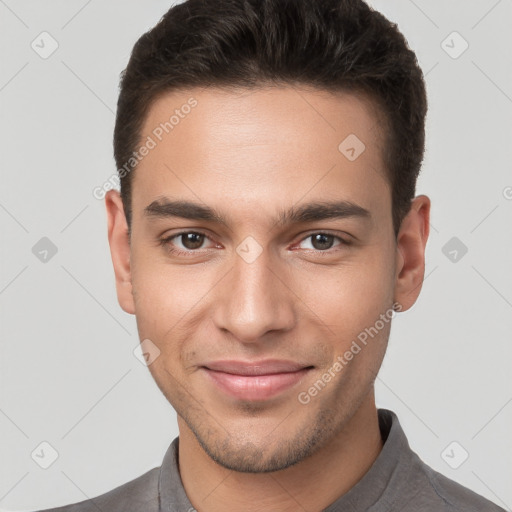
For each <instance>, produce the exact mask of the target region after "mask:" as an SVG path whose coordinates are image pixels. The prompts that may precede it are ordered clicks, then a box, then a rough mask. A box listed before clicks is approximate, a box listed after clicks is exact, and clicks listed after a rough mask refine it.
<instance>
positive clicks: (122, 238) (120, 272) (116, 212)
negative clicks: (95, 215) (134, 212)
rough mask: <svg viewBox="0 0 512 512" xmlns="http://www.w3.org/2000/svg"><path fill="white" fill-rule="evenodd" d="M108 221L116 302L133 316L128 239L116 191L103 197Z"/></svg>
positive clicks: (120, 201) (121, 203)
mask: <svg viewBox="0 0 512 512" xmlns="http://www.w3.org/2000/svg"><path fill="white" fill-rule="evenodd" d="M105 206H106V209H107V221H108V243H109V244H110V254H111V256H112V263H113V264H114V273H115V276H116V290H117V300H118V301H119V305H120V306H121V308H123V310H124V311H126V312H127V313H130V314H132V315H134V314H135V304H134V300H133V295H132V276H131V267H130V238H129V236H128V224H127V223H126V216H125V214H124V207H123V202H122V200H121V195H120V194H119V192H118V191H117V190H109V191H108V192H107V194H106V196H105Z"/></svg>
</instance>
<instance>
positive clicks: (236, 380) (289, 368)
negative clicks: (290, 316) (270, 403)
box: [201, 359, 312, 401]
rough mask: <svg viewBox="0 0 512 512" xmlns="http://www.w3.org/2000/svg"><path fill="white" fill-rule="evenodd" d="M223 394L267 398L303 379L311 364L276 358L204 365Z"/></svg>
mask: <svg viewBox="0 0 512 512" xmlns="http://www.w3.org/2000/svg"><path fill="white" fill-rule="evenodd" d="M201 369H202V370H203V371H204V372H205V373H206V375H207V376H208V378H209V379H210V380H211V381H212V382H213V383H214V384H215V386H216V387H217V388H218V389H220V390H221V391H222V392H223V393H226V394H228V395H229V396H232V397H234V398H238V399H240V400H251V401H262V400H268V399H270V398H272V397H274V396H276V395H279V394H280V393H283V392H285V391H286V390H288V389H290V388H292V387H293V386H294V385H296V384H297V383H298V382H300V381H301V380H302V379H303V378H304V376H305V375H306V374H307V373H308V372H309V371H310V370H311V369H312V366H305V365H303V364H300V363H297V362H294V361H286V360H277V359H267V360H263V361H250V362H249V361H234V360H230V361H215V362H210V363H207V364H205V365H203V366H202V367H201Z"/></svg>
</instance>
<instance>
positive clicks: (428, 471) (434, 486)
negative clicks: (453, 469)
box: [411, 455, 504, 512]
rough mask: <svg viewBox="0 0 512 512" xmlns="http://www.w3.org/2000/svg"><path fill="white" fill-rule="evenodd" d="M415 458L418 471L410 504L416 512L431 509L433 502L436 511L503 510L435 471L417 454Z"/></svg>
mask: <svg viewBox="0 0 512 512" xmlns="http://www.w3.org/2000/svg"><path fill="white" fill-rule="evenodd" d="M415 458H416V461H415V463H416V465H417V469H418V472H417V473H416V478H414V480H415V482H414V484H416V485H415V487H416V489H415V490H416V492H415V493H413V495H414V497H413V498H412V499H411V504H413V503H414V505H415V510H417V511H418V512H423V511H425V512H426V511H427V510H432V505H434V504H435V510H436V511H443V512H444V511H446V512H455V511H461V512H462V511H463V512H504V509H503V508H501V507H499V506H498V505H496V504H495V503H493V502H492V501H489V500H488V499H486V498H484V497H483V496H480V495H479V494H477V493H476V492H474V491H472V490H471V489H468V488H467V487H464V486H463V485H461V484H459V483H457V482H455V481H454V480H451V479H450V478H448V477H446V476H444V475H442V474H441V473H439V472H437V471H435V470H434V469H432V468H431V467H430V466H428V465H427V464H425V463H424V462H423V461H422V460H421V459H420V458H419V457H418V456H417V455H416V457H415Z"/></svg>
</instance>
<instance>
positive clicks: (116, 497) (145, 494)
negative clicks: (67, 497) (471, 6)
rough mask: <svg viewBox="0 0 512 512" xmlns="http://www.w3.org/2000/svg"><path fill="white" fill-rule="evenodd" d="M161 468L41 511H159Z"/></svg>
mask: <svg viewBox="0 0 512 512" xmlns="http://www.w3.org/2000/svg"><path fill="white" fill-rule="evenodd" d="M159 474H160V468H153V469H151V470H149V471H148V472H146V473H144V474H143V475H141V476H139V477H137V478H135V479H133V480H131V481H129V482H127V483H125V484H123V485H120V486H119V487H116V488H115V489H112V490H111V491H109V492H106V493H104V494H101V495H100V496H97V497H95V498H91V499H88V500H84V501H80V502H78V503H73V504H71V505H66V506H63V507H58V508H52V509H45V510H41V511H39V512H98V510H105V511H107V510H108V511H109V512H117V511H119V512H140V510H144V511H145V512H158V510H159V495H158V477H159Z"/></svg>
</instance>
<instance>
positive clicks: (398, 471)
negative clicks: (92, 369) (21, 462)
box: [42, 409, 504, 512]
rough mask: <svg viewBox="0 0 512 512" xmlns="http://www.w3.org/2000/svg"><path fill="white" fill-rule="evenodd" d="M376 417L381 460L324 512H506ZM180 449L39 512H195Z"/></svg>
mask: <svg viewBox="0 0 512 512" xmlns="http://www.w3.org/2000/svg"><path fill="white" fill-rule="evenodd" d="M378 414H379V426H380V431H381V435H382V438H383V440H384V441H385V442H384V446H383V448H382V450H381V452H380V454H379V456H378V457H377V459H376V460H375V461H374V463H373V465H372V466H371V468H370V469H369V470H368V471H367V473H366V474H365V475H364V476H363V478H361V480H359V482H358V483H357V484H356V485H355V486H354V487H352V489H350V490H349V491H348V492H347V493H345V494H344V495H342V496H341V497H340V498H338V499H337V500H336V501H335V502H334V503H332V504H331V505H329V506H328V507H327V508H326V509H324V511H323V512H362V511H368V512H388V511H389V512H409V511H411V512H412V511H414V512H448V511H452V512H455V511H458V512H504V509H502V508H500V507H498V506H497V505H495V504H494V503H492V502H490V501H488V500H487V499H485V498H483V497H482V496H480V495H478V494H476V493H474V492H473V491H471V490H469V489H467V488H466V487H463V486H462V485H460V484H458V483H456V482H454V481H453V480H450V479H448V478H447V477H445V476H443V475H441V474H440V473H438V472H436V471H434V470H433V469H432V468H430V467H429V466H427V465H426V464H425V463H424V462H423V461H422V460H421V459H420V458H419V457H418V455H416V453H414V452H413V451H412V450H411V449H410V447H409V443H408V442H407V438H406V436H405V433H404V431H403V430H402V427H401V425H400V423H399V421H398V418H397V416H396V414H395V413H394V412H392V411H390V410H387V409H379V410H378ZM178 443H179V437H177V438H176V439H174V440H173V441H172V443H171V445H170V446H169V448H168V450H167V452H166V454H165V456H164V460H163V462H162V465H161V466H160V467H159V468H153V469H151V470H150V471H148V472H146V473H144V474H143V475H141V476H140V477H138V478H135V479H134V480H131V481H130V482H128V483H126V484H123V485H121V486H119V487H116V488H115V489H113V490H112V491H109V492H107V493H105V494H102V495H101V496H98V497H96V498H92V499H90V500H86V501H82V502H80V503H75V504H73V505H68V506H65V507H59V508H53V509H47V510H45V511H42V512H195V509H194V507H193V506H192V504H191V503H190V501H189V499H188V497H187V495H186V493H185V489H184V488H183V484H182V482H181V477H180V473H179V467H178ZM198 506H199V505H198ZM204 509H205V510H208V506H207V505H205V506H204Z"/></svg>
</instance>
